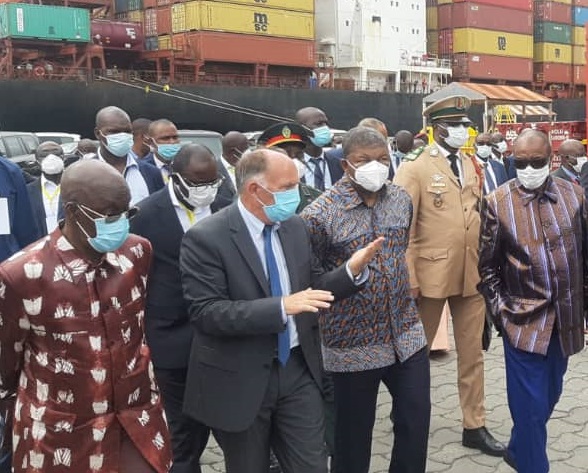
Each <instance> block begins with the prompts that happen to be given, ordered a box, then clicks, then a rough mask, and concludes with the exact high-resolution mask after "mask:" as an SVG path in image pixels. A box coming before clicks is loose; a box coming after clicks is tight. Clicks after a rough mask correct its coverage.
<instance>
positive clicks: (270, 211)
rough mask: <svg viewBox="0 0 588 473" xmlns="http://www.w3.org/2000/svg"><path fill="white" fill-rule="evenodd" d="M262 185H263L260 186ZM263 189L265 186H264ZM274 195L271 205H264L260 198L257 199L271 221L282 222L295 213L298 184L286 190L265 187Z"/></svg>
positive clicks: (298, 201) (297, 200) (298, 196)
mask: <svg viewBox="0 0 588 473" xmlns="http://www.w3.org/2000/svg"><path fill="white" fill-rule="evenodd" d="M262 187H263V186H262ZM264 189H265V187H264ZM265 190H266V191H267V192H269V193H270V194H273V196H274V204H273V205H265V204H264V203H263V202H261V200H259V199H257V200H258V201H259V202H260V203H261V204H263V211H264V212H265V216H266V217H267V218H268V220H269V221H270V222H272V223H277V222H284V221H286V220H288V219H289V218H290V217H292V215H294V214H295V213H296V209H297V208H298V205H300V193H299V191H298V186H296V187H294V189H289V190H287V191H280V192H271V191H268V190H267V189H265Z"/></svg>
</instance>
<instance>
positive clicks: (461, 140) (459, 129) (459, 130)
mask: <svg viewBox="0 0 588 473" xmlns="http://www.w3.org/2000/svg"><path fill="white" fill-rule="evenodd" d="M445 129H446V130H447V134H448V136H447V138H445V143H446V144H447V146H451V147H452V148H455V149H459V148H461V147H462V146H463V145H465V144H466V143H467V142H468V138H469V135H468V129H467V128H466V127H465V126H464V125H458V126H448V127H445Z"/></svg>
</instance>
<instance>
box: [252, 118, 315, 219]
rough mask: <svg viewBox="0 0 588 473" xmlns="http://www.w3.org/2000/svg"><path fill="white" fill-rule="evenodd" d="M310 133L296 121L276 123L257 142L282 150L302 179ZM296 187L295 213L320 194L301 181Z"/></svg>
mask: <svg viewBox="0 0 588 473" xmlns="http://www.w3.org/2000/svg"><path fill="white" fill-rule="evenodd" d="M311 135H312V131H310V130H308V129H307V128H305V127H303V126H302V125H299V124H298V123H277V124H276V125H272V126H270V127H269V128H267V129H266V130H265V131H264V132H263V133H262V134H261V136H260V137H259V139H258V140H257V142H258V143H259V144H260V145H261V146H263V147H265V148H278V149H282V150H284V151H285V152H286V154H288V156H290V158H292V159H293V160H294V164H296V167H297V168H298V175H299V176H300V178H301V179H302V178H303V177H304V174H305V173H306V170H307V164H306V162H305V160H304V149H305V147H306V143H307V142H308V141H309V137H310V136H311ZM298 189H299V190H300V205H299V206H298V208H297V209H296V213H300V212H302V209H304V207H306V206H307V205H308V204H310V203H311V202H312V201H313V200H314V199H316V198H317V197H318V196H319V195H321V191H319V190H318V189H315V188H314V187H311V186H309V185H307V184H304V183H303V182H300V184H299V185H298Z"/></svg>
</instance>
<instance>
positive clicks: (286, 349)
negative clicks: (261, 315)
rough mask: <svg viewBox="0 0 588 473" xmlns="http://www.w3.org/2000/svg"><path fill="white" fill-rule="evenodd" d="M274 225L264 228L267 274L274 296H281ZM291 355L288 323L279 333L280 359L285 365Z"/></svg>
mask: <svg viewBox="0 0 588 473" xmlns="http://www.w3.org/2000/svg"><path fill="white" fill-rule="evenodd" d="M272 228H273V227H272V226H271V225H266V226H265V227H264V229H263V245H264V249H265V264H266V266H267V275H268V279H269V283H270V289H271V293H272V296H274V297H281V296H282V295H283V293H282V286H281V284H280V271H279V270H278V263H277V262H276V256H275V255H274V250H273V248H272ZM289 357H290V331H289V330H288V324H286V329H285V330H284V331H283V332H280V333H279V334H278V360H279V362H280V364H281V365H282V366H284V365H285V364H286V363H287V361H288V358H289Z"/></svg>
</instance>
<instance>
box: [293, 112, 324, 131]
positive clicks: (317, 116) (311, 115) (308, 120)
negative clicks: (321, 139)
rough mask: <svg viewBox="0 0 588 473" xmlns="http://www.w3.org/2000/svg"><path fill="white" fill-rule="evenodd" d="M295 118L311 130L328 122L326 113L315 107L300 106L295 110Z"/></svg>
mask: <svg viewBox="0 0 588 473" xmlns="http://www.w3.org/2000/svg"><path fill="white" fill-rule="evenodd" d="M295 120H296V122H298V123H300V124H301V125H304V126H305V127H307V128H310V129H311V130H314V129H315V128H319V127H321V126H325V125H327V124H328V122H329V119H328V118H327V115H326V113H325V112H323V111H322V110H321V109H320V108H316V107H304V108H301V109H300V110H298V111H297V112H296V115H295Z"/></svg>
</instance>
